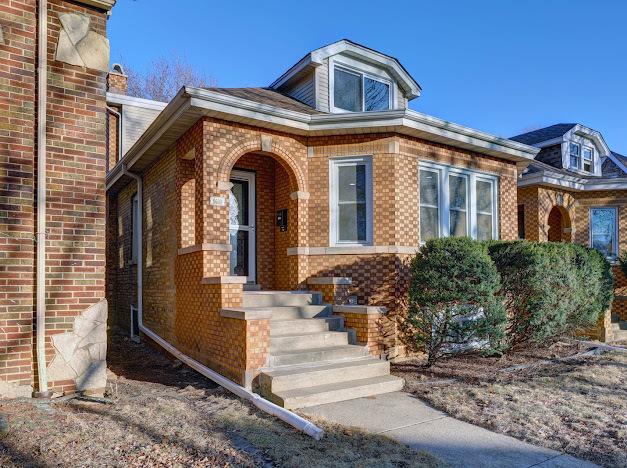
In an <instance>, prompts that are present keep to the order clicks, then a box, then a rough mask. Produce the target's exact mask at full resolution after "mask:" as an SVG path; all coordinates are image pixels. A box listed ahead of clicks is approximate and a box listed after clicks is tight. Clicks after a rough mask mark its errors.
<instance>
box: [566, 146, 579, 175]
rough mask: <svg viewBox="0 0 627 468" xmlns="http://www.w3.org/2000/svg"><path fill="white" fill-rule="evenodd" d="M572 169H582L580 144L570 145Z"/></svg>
mask: <svg viewBox="0 0 627 468" xmlns="http://www.w3.org/2000/svg"><path fill="white" fill-rule="evenodd" d="M569 154H570V168H571V169H577V170H579V169H581V146H579V144H578V143H571V144H570V152H569Z"/></svg>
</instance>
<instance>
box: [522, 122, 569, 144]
mask: <svg viewBox="0 0 627 468" xmlns="http://www.w3.org/2000/svg"><path fill="white" fill-rule="evenodd" d="M575 125H577V124H574V123H561V124H555V125H551V126H550V127H544V128H540V129H538V130H534V131H532V132H527V133H521V134H520V135H516V136H514V137H511V138H510V140H514V141H517V142H519V143H524V144H525V145H535V144H536V143H540V142H541V141H547V140H552V139H553V138H559V137H561V136H564V134H565V133H566V132H568V131H569V130H570V129H571V128H573V127H574V126H575Z"/></svg>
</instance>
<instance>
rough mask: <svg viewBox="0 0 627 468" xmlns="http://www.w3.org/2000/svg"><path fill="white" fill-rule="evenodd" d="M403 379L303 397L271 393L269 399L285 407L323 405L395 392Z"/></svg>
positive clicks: (399, 388) (401, 384) (401, 386)
mask: <svg viewBox="0 0 627 468" xmlns="http://www.w3.org/2000/svg"><path fill="white" fill-rule="evenodd" d="M403 385H404V381H403V380H402V379H398V380H397V381H391V382H385V383H379V384H373V385H366V386H362V387H354V388H347V389H342V390H337V391H331V392H325V393H316V394H314V395H307V396H303V397H295V398H287V399H283V398H281V397H279V396H277V395H272V396H271V397H270V401H272V402H274V403H276V404H277V405H280V406H283V407H284V408H286V409H296V408H306V407H308V406H315V405H324V404H326V403H335V402H337V401H345V400H353V399H355V398H363V397H369V396H373V395H380V394H382V393H389V392H397V391H399V390H402V389H403Z"/></svg>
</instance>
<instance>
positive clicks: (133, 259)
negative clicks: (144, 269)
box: [131, 194, 141, 263]
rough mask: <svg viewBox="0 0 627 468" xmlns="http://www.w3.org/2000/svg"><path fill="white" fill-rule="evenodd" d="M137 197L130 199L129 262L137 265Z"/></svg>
mask: <svg viewBox="0 0 627 468" xmlns="http://www.w3.org/2000/svg"><path fill="white" fill-rule="evenodd" d="M140 222H141V220H140V219H139V197H138V196H137V194H135V195H133V198H131V262H132V263H137V259H138V253H139V223H140Z"/></svg>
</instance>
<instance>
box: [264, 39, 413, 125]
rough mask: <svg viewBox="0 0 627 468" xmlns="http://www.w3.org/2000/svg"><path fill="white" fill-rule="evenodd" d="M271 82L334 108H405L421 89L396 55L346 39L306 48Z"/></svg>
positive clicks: (296, 96) (315, 104)
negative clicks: (290, 65) (301, 54)
mask: <svg viewBox="0 0 627 468" xmlns="http://www.w3.org/2000/svg"><path fill="white" fill-rule="evenodd" d="M270 88H271V89H274V90H276V91H279V92H281V93H283V94H286V95H288V96H290V97H292V98H294V99H297V100H298V101H301V102H303V103H304V104H307V105H308V106H311V107H313V108H314V109H316V110H318V111H320V112H330V113H345V112H376V111H387V110H398V109H406V108H407V103H408V102H409V101H410V100H412V99H414V98H416V97H418V96H420V91H421V89H420V86H419V85H418V83H417V82H416V81H415V80H414V79H413V78H412V77H411V75H410V74H409V73H408V72H407V70H405V68H404V67H403V66H402V65H401V64H400V62H399V61H398V60H397V59H395V58H394V57H390V56H389V55H385V54H382V53H380V52H377V51H375V50H372V49H369V48H367V47H364V46H362V45H359V44H356V43H354V42H351V41H349V40H346V39H342V40H341V41H338V42H334V43H333V44H330V45H328V46H325V47H321V48H320V49H316V50H314V51H312V52H310V53H308V54H307V55H305V57H303V58H302V59H301V60H300V61H299V62H298V63H297V64H296V65H294V66H293V67H291V68H290V69H289V70H288V71H287V72H285V73H284V74H283V75H281V76H280V77H279V78H278V79H277V80H276V81H275V82H274V83H272V84H271V85H270Z"/></svg>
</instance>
